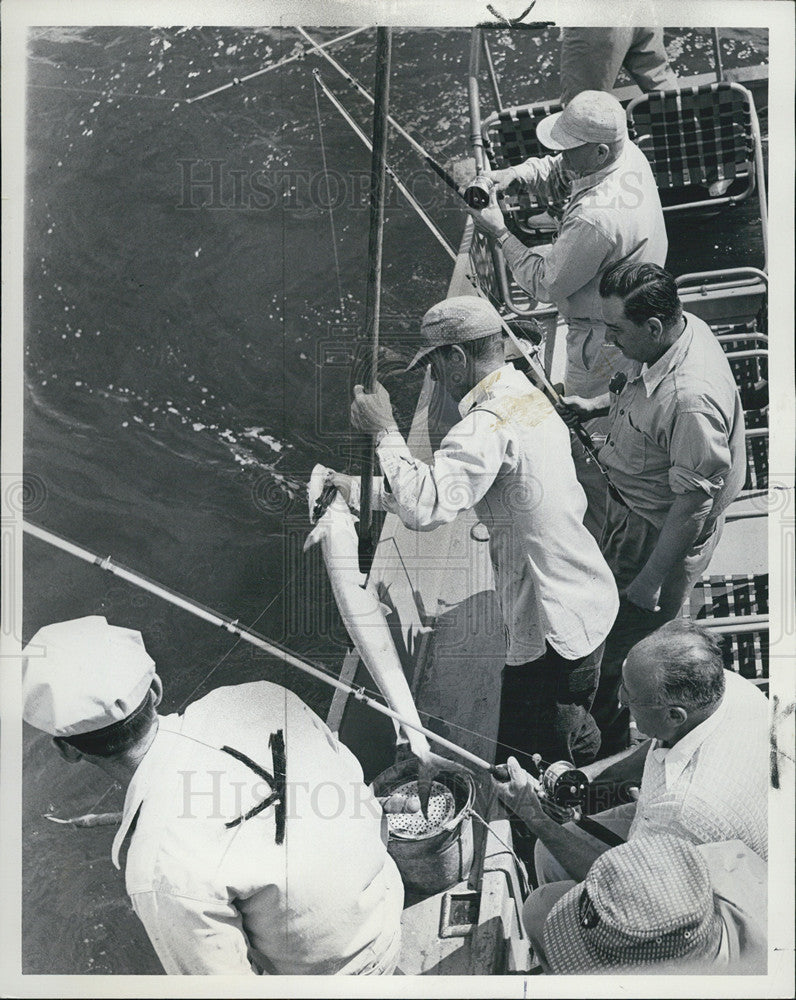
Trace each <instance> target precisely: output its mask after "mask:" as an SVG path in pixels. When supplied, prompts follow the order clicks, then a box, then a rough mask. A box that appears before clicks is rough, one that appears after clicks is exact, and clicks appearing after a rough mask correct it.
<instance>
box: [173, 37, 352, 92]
mask: <svg viewBox="0 0 796 1000" xmlns="http://www.w3.org/2000/svg"><path fill="white" fill-rule="evenodd" d="M367 30H368V27H367V25H365V26H364V27H362V28H354V30H353V31H349V32H347V33H346V34H345V35H338V37H337V38H332V39H330V40H329V41H328V42H322V43H321V44H320V45H316V44H315V43H313V45H314V47H315V48H317V49H325V48H326V47H327V46H328V45H335V44H336V43H337V42H342V41H345V39H346V38H353V37H354V35H358V34H359V33H360V32H362V31H367ZM305 54H306V53H304V52H299V53H298V54H297V55H295V56H288V58H287V59H280V60H279V62H278V63H274V64H273V65H271V66H266V67H265V69H258V70H257V72H256V73H249V74H248V75H247V76H240V77H238V76H234V77H233V78H232V80H231V81H230V82H229V83H224V84H222V85H221V86H220V87H215V88H214V89H213V90H208V91H207V92H206V93H204V94H198V95H197V96H196V97H189V98H188V99H187V100H186V102H185V103H186V104H195V103H196V102H197V101H203V100H204V99H205V98H206V97H213V96H214V95H215V94H220V93H222V92H223V91H225V90H229V89H230V88H231V87H239V86H240V85H241V84H242V83H248V82H249V80H254V79H255V77H258V76H263V75H264V74H265V73H270V72H271V71H272V70H274V69H279V67H280V66H286V65H287V64H288V63H291V62H295V61H296V60H297V59H303V58H304V56H305Z"/></svg>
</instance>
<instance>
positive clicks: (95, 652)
mask: <svg viewBox="0 0 796 1000" xmlns="http://www.w3.org/2000/svg"><path fill="white" fill-rule="evenodd" d="M22 657H23V660H22V704H23V708H22V717H23V718H24V720H25V722H27V723H29V724H30V725H31V726H35V727H36V729H41V730H42V731H43V732H45V733H50V734H51V735H52V736H79V735H82V734H83V733H93V732H96V731H97V730H99V729H105V728H107V727H108V726H111V725H113V724H114V723H116V722H120V721H121V720H122V719H126V718H127V717H128V716H129V715H132V714H133V712H135V710H136V709H138V708H140V707H141V704H142V702H143V700H144V697H145V695H146V694H147V691H148V690H149V687H150V685H151V683H152V678H153V677H154V675H155V661H154V660H153V659H152V657H151V656H150V655H149V654H148V653H147V651H146V649H145V648H144V640H143V638H142V637H141V633H140V632H137V631H136V630H135V629H128V628H119V627H118V626H117V625H109V624H108V622H107V620H106V619H105V618H103V617H102V616H101V615H89V616H88V617H86V618H76V619H73V620H72V621H66V622H56V623H54V624H52V625H45V626H44V628H40V629H39V631H38V632H37V633H36V634H35V635H34V636H33V638H32V639H31V640H30V642H29V643H28V645H27V646H26V647H25V649H24V650H23V651H22Z"/></svg>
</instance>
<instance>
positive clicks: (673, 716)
mask: <svg viewBox="0 0 796 1000" xmlns="http://www.w3.org/2000/svg"><path fill="white" fill-rule="evenodd" d="M667 715H668V716H669V721H670V722H672V723H673V724H674V725H675V726H682V724H683V723H684V722H685V721H686V719H687V718H688V712H686V710H685V709H684V708H681V707H680V705H670V706H669V710H668V712H667Z"/></svg>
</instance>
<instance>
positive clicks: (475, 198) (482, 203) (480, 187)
mask: <svg viewBox="0 0 796 1000" xmlns="http://www.w3.org/2000/svg"><path fill="white" fill-rule="evenodd" d="M493 187H494V183H493V182H492V181H491V180H490V179H489V178H488V177H487V176H485V175H484V174H479V175H478V176H477V177H476V178H475V180H473V181H471V182H470V183H469V184H468V185H467V187H466V188H465V189H464V191H463V192H462V197H463V198H464V200H465V203H466V204H468V205H469V206H470V208H475V209H482V208H486V206H487V205H488V204H489V199H490V197H491V195H492V188H493Z"/></svg>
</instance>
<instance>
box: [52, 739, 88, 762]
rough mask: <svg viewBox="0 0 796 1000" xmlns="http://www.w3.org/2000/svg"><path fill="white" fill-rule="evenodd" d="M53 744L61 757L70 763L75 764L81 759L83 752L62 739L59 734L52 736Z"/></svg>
mask: <svg viewBox="0 0 796 1000" xmlns="http://www.w3.org/2000/svg"><path fill="white" fill-rule="evenodd" d="M53 745H54V746H55V749H56V750H57V751H58V753H59V754H60V755H61V756H62V757H63V759H64V760H66V761H68V762H69V763H70V764H77V762H78V761H79V760H82V759H83V754H82V753H81V752H80V751H79V750H78V749H76V747H73V746H72V744H71V743H67V742H66V740H62V739H61V737H60V736H53Z"/></svg>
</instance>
